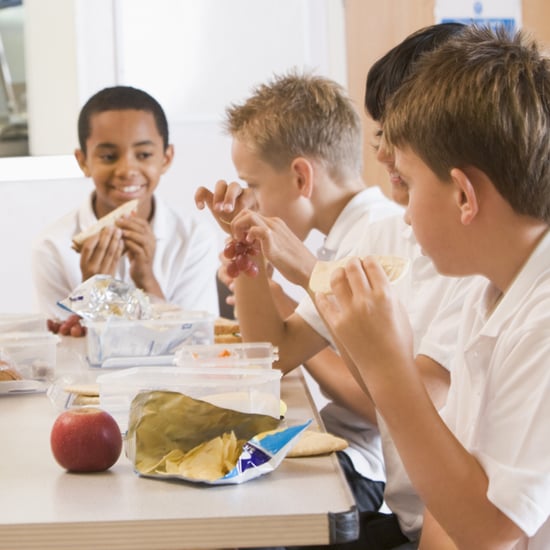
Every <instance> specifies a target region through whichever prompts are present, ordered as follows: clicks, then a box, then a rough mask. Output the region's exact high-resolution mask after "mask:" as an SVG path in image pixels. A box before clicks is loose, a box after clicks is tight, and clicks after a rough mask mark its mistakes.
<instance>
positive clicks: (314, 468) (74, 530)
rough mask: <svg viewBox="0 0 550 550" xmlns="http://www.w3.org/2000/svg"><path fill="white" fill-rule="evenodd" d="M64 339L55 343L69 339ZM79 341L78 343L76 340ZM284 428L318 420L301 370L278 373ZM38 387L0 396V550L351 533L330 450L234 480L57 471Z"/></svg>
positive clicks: (347, 496)
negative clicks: (245, 479) (216, 482)
mask: <svg viewBox="0 0 550 550" xmlns="http://www.w3.org/2000/svg"><path fill="white" fill-rule="evenodd" d="M69 340H70V339H64V342H62V344H61V346H65V347H69V348H70V347H71V346H73V347H74V346H75V345H76V344H73V343H68V342H69ZM78 345H82V344H81V343H80V344H78ZM281 397H282V399H283V400H284V401H285V402H286V404H287V406H288V411H287V417H286V418H287V422H288V424H289V425H293V424H298V423H301V422H303V421H305V420H307V419H309V418H313V424H314V425H315V424H316V423H317V424H318V425H320V422H321V421H320V419H319V417H318V414H317V411H316V410H315V407H314V405H313V401H312V399H311V396H310V395H309V392H308V390H307V387H306V384H305V382H304V379H303V377H302V375H301V372H300V371H299V370H297V371H294V373H292V374H290V375H287V376H285V377H284V378H283V382H282V387H281ZM59 412H60V411H59V410H57V409H56V408H55V407H54V405H53V404H52V402H51V401H50V400H49V399H48V397H47V396H46V395H45V394H43V393H42V394H27V395H6V396H0V549H2V550H4V549H5V550H18V549H21V550H26V549H29V550H30V549H37V550H38V549H40V550H49V549H52V550H54V549H55V550H63V549H71V550H73V549H74V548H78V549H79V550H87V549H89V550H92V549H93V550H98V549H102V550H109V549H120V550H126V549H128V550H130V549H132V550H141V549H143V550H145V549H147V550H170V549H182V548H229V547H237V546H239V547H246V546H274V545H277V546H284V545H307V544H328V543H329V542H345V541H348V540H352V539H353V538H354V536H356V532H357V528H358V527H357V522H358V520H357V513H356V510H355V507H354V501H353V496H352V495H351V492H350V490H349V487H348V485H347V483H346V480H345V478H344V476H343V474H342V472H341V470H340V467H339V464H338V460H337V458H336V455H334V454H332V455H328V456H320V457H308V458H295V459H290V458H287V459H285V460H283V462H282V463H281V465H280V466H279V467H278V468H277V469H276V470H275V471H274V472H272V473H270V474H267V475H264V476H261V477H259V478H257V479H254V480H252V481H250V482H247V483H243V484H240V485H224V486H204V485H200V484H191V483H185V482H179V481H166V480H158V479H148V478H143V477H139V476H138V475H137V474H135V473H134V471H133V469H132V465H131V463H130V461H129V460H128V459H127V458H126V457H125V456H124V454H122V456H121V457H120V459H119V460H118V462H117V463H116V464H115V465H114V466H113V467H112V468H111V469H110V470H108V471H107V472H100V473H93V474H75V473H68V472H65V471H64V470H63V469H62V468H61V467H60V466H59V465H58V464H57V463H56V462H55V460H54V458H53V455H52V453H51V450H50V443H49V438H50V431H51V427H52V425H53V422H54V421H55V418H56V417H57V415H58V414H59Z"/></svg>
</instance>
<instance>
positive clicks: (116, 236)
mask: <svg viewBox="0 0 550 550" xmlns="http://www.w3.org/2000/svg"><path fill="white" fill-rule="evenodd" d="M123 251H124V242H123V240H122V232H121V230H120V229H118V228H117V227H105V228H103V229H102V230H101V232H100V233H97V234H96V235H92V236H91V237H89V238H88V239H86V240H85V241H84V244H83V245H82V250H81V251H80V271H81V272H82V280H83V281H86V280H87V279H89V278H90V277H92V276H94V275H99V274H102V275H114V274H115V271H116V267H117V265H118V262H119V260H120V258H121V256H122V253H123Z"/></svg>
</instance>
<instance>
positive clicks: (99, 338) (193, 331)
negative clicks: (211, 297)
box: [85, 311, 215, 367]
mask: <svg viewBox="0 0 550 550" xmlns="http://www.w3.org/2000/svg"><path fill="white" fill-rule="evenodd" d="M214 319H215V318H214V316H213V315H211V314H209V313H206V312H202V311H193V312H185V313H182V314H180V315H171V316H168V317H165V318H160V319H149V320H139V321H136V320H128V319H120V318H117V317H113V318H111V319H109V320H108V321H86V322H85V324H86V327H87V328H88V334H87V358H88V362H89V364H90V365H91V366H92V367H109V366H117V367H120V366H124V363H125V361H124V359H129V361H126V366H129V365H130V364H132V360H134V359H136V361H135V363H139V358H140V357H160V356H164V357H165V360H164V361H159V363H161V364H163V363H164V364H166V363H171V362H173V356H174V354H175V352H176V349H177V348H178V347H179V346H181V345H183V344H202V345H204V344H211V343H212V342H213V341H214ZM166 358H167V359H166ZM110 363H111V364H110ZM135 363H134V364H135Z"/></svg>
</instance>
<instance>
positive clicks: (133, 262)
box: [32, 86, 218, 317]
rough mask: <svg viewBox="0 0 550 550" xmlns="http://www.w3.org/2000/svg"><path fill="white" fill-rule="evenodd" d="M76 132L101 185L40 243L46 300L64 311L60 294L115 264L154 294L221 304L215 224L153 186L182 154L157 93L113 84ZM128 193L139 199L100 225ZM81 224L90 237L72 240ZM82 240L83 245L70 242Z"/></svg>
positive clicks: (116, 270) (192, 304)
mask: <svg viewBox="0 0 550 550" xmlns="http://www.w3.org/2000/svg"><path fill="white" fill-rule="evenodd" d="M78 138H79V145H80V147H79V148H78V149H77V150H76V151H75V157H76V159H77V161H78V164H79V166H80V168H81V169H82V172H83V174H84V175H85V176H86V177H90V178H91V179H92V181H93V184H94V187H95V190H94V191H93V192H92V194H91V195H90V197H89V198H88V199H87V200H86V201H85V202H84V204H82V205H81V206H80V207H79V208H78V209H76V210H74V211H72V212H70V213H68V214H67V215H65V216H64V217H63V218H61V219H59V220H57V221H56V222H54V223H53V224H52V225H50V226H49V227H47V228H46V229H45V230H44V232H43V233H42V234H41V235H40V237H39V238H38V239H37V240H36V241H35V243H34V246H33V252H32V261H33V262H32V263H33V278H34V282H35V287H36V295H37V298H38V303H39V307H40V309H41V310H42V311H43V312H44V313H46V314H47V315H49V316H52V317H57V316H58V315H59V313H60V311H61V310H60V308H59V307H58V306H56V302H57V301H58V300H60V299H63V298H65V297H66V296H67V295H68V294H69V293H70V292H71V291H72V290H73V289H74V288H75V287H76V286H78V285H79V284H80V283H81V282H82V281H85V280H86V279H88V278H90V277H92V276H93V275H96V274H107V275H112V276H114V277H116V278H118V279H121V280H124V281H127V282H132V283H133V284H134V285H135V286H136V287H137V288H140V289H142V290H143V291H145V292H146V293H148V294H149V295H150V296H151V297H153V298H154V299H159V300H166V301H167V302H170V303H172V304H175V305H177V306H179V307H181V308H182V309H185V310H206V311H210V312H212V313H215V314H217V312H218V301H217V290H216V281H215V273H216V268H217V255H216V243H217V238H216V236H215V234H214V232H213V231H211V230H210V229H209V228H208V227H207V226H206V225H202V224H200V223H198V222H197V221H196V220H194V219H193V218H191V217H185V218H184V217H182V216H181V215H180V214H178V213H176V212H175V211H174V210H172V209H171V208H170V207H169V206H168V205H167V204H165V203H164V202H163V201H162V200H161V199H159V197H158V196H156V195H155V194H154V192H155V190H156V188H157V186H158V184H159V182H160V179H161V176H162V175H163V174H164V173H165V172H166V171H167V170H168V168H169V167H170V164H171V162H172V158H173V155H174V148H173V145H171V144H170V143H169V136H168V123H167V120H166V116H165V113H164V111H163V109H162V107H161V106H160V105H159V103H158V102H157V101H156V100H155V99H154V98H153V97H152V96H150V95H149V94H147V93H146V92H144V91H142V90H139V89H136V88H132V87H129V86H115V87H111V88H105V89H103V90H101V91H99V92H98V93H96V94H95V95H94V96H92V97H91V98H90V99H89V100H88V101H87V102H86V104H85V105H84V106H83V108H82V110H81V112H80V115H79V119H78ZM130 201H135V204H136V206H135V207H134V208H135V211H134V212H131V213H130V214H128V213H127V214H126V215H123V216H122V217H119V218H117V219H116V220H114V219H113V220H111V223H109V224H106V226H105V227H103V228H102V229H101V230H100V231H99V232H95V231H93V227H94V226H95V224H97V223H98V220H104V219H105V216H112V215H113V213H114V211H115V210H116V209H117V208H120V207H122V205H125V204H128V203H129V202H130ZM123 208H124V207H123ZM100 223H101V222H100ZM90 228H92V230H91V229H90ZM82 232H84V233H83V234H84V236H85V239H84V240H83V242H81V241H78V242H76V241H75V242H72V241H73V239H74V238H75V236H77V235H78V234H81V233H82ZM75 244H76V248H77V249H79V253H77V252H75V251H74V250H72V248H75Z"/></svg>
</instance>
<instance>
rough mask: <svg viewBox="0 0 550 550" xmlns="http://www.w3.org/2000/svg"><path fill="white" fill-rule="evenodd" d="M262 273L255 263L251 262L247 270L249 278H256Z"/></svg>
mask: <svg viewBox="0 0 550 550" xmlns="http://www.w3.org/2000/svg"><path fill="white" fill-rule="evenodd" d="M259 272H260V269H259V268H258V266H257V265H256V264H255V263H253V262H250V265H249V266H248V268H247V269H246V270H245V273H246V274H247V275H248V276H249V277H256V275H258V273H259Z"/></svg>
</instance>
